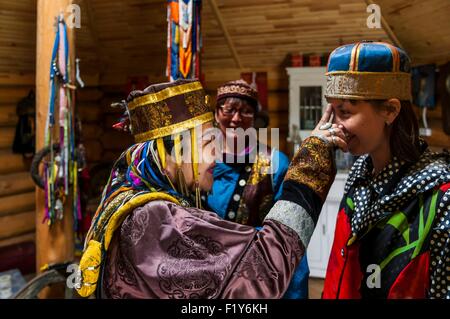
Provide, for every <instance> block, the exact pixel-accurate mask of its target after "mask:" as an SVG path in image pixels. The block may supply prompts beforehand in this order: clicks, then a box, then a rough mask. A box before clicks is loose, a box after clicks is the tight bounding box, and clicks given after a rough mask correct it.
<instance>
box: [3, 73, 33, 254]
mask: <svg viewBox="0 0 450 319" xmlns="http://www.w3.org/2000/svg"><path fill="white" fill-rule="evenodd" d="M33 88H34V74H29V75H17V74H16V75H14V74H2V75H0V247H4V246H8V245H11V244H16V243H21V242H25V241H30V240H31V241H34V230H35V193H34V183H33V181H32V180H31V177H30V173H29V165H30V160H26V159H24V158H23V156H22V155H21V154H14V153H13V152H12V144H13V139H14V134H15V126H16V123H17V120H18V118H17V115H16V105H17V102H18V101H19V100H20V99H22V98H24V97H26V96H27V95H28V92H29V91H30V90H31V89H33Z"/></svg>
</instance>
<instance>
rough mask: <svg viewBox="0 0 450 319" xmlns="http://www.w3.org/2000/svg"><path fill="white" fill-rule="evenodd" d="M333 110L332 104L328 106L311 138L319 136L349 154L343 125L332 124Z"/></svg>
mask: <svg viewBox="0 0 450 319" xmlns="http://www.w3.org/2000/svg"><path fill="white" fill-rule="evenodd" d="M332 114H333V108H332V107H331V104H328V105H327V108H326V109H325V112H324V113H323V115H322V118H321V119H320V121H319V123H318V124H317V126H316V127H315V128H314V130H313V131H312V132H311V136H317V137H320V138H322V139H326V140H327V141H328V142H330V143H331V144H332V145H334V146H336V147H339V148H340V149H341V150H342V151H344V152H348V146H347V142H346V138H345V133H344V131H343V129H344V127H343V126H342V125H337V124H332V123H331V121H332Z"/></svg>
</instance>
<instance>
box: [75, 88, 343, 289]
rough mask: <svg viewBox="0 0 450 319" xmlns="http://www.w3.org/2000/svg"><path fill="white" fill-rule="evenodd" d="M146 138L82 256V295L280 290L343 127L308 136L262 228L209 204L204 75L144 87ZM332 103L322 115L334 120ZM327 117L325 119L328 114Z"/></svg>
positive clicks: (133, 116)
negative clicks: (205, 206)
mask: <svg viewBox="0 0 450 319" xmlns="http://www.w3.org/2000/svg"><path fill="white" fill-rule="evenodd" d="M127 109H128V112H129V118H130V122H131V123H130V124H131V131H132V133H133V134H134V136H135V139H136V144H134V145H132V146H131V147H130V148H129V149H128V150H126V151H125V152H124V153H123V154H122V155H121V156H120V157H119V159H118V160H117V161H116V163H115V165H114V167H113V169H112V172H111V176H110V179H109V181H108V183H107V185H106V187H105V189H104V192H103V198H102V201H101V203H100V205H99V208H98V211H97V213H96V216H95V217H94V219H93V223H92V226H91V229H90V232H89V234H88V238H87V240H86V249H85V252H84V254H83V256H82V259H81V262H80V270H81V279H82V280H81V283H80V285H79V287H78V288H77V290H78V292H79V294H80V295H82V296H85V297H87V296H90V295H92V294H93V293H94V292H96V295H97V296H98V297H102V298H280V297H282V296H283V294H284V293H285V291H286V289H287V287H288V284H289V282H290V280H291V277H292V275H293V273H294V271H295V269H296V267H297V266H298V264H299V262H300V260H301V258H302V256H303V254H304V251H305V247H306V246H307V244H308V242H309V239H310V237H311V235H312V231H313V229H314V225H315V223H316V221H317V218H318V214H319V212H320V209H321V206H322V203H323V201H324V199H325V197H326V195H327V192H328V190H329V187H330V185H331V183H332V181H333V179H334V174H335V169H334V166H333V161H332V149H333V143H336V144H337V145H339V146H340V147H342V148H345V142H344V140H343V138H344V135H343V133H342V130H341V129H340V128H339V127H337V125H333V127H334V128H335V131H334V136H331V134H330V133H327V132H325V133H323V134H322V136H321V137H320V138H319V137H310V138H309V139H306V140H305V142H304V144H303V147H302V148H301V150H300V151H299V152H298V153H297V155H296V156H295V158H294V161H293V163H292V164H291V167H290V169H289V170H288V172H287V174H286V178H285V184H284V185H285V186H284V190H283V194H282V195H281V197H280V200H279V201H278V202H277V203H276V204H275V206H274V207H273V208H272V210H271V211H270V212H269V214H268V215H267V216H266V218H265V221H264V223H263V227H262V229H261V230H260V231H259V232H257V231H256V230H255V229H254V228H253V227H250V226H245V225H240V224H237V223H234V222H231V221H226V220H223V219H221V218H220V217H218V216H217V215H216V214H215V213H210V212H207V211H204V210H201V209H200V208H199V207H200V200H199V197H200V196H199V195H200V190H209V189H210V188H211V185H212V182H213V178H212V171H213V166H214V160H215V156H214V147H209V146H210V145H211V144H212V143H213V142H212V141H213V139H214V138H213V136H214V133H213V132H214V129H213V127H212V120H213V114H212V112H211V111H209V109H208V107H207V106H206V105H205V102H204V92H203V89H202V86H201V84H200V83H199V82H197V81H186V80H183V81H176V82H172V83H163V84H158V85H152V86H150V87H148V88H147V89H145V90H144V91H135V92H132V93H131V94H130V96H129V97H128V100H127ZM330 112H331V109H328V110H327V112H326V114H325V115H324V117H323V119H322V122H324V121H325V120H326V119H328V117H329V115H330ZM321 124H323V123H321Z"/></svg>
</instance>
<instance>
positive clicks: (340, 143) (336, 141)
mask: <svg viewBox="0 0 450 319" xmlns="http://www.w3.org/2000/svg"><path fill="white" fill-rule="evenodd" d="M331 143H334V145H335V146H337V147H339V148H340V149H341V150H342V151H343V152H348V146H347V142H346V141H345V140H344V139H342V138H340V137H338V136H335V137H334V139H332V138H331Z"/></svg>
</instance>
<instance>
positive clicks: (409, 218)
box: [322, 150, 450, 299]
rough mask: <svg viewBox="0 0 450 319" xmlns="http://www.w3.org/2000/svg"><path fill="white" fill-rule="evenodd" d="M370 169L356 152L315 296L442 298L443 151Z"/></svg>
mask: <svg viewBox="0 0 450 319" xmlns="http://www.w3.org/2000/svg"><path fill="white" fill-rule="evenodd" d="M371 171H372V163H371V160H370V157H368V156H362V157H360V158H359V159H358V160H357V162H356V163H355V164H354V166H353V168H352V170H351V172H350V175H349V179H348V181H347V184H346V189H345V194H344V198H343V200H342V202H341V206H340V209H339V213H338V216H337V222H336V230H335V237H334V243H333V246H332V250H331V255H330V259H329V263H328V268H327V274H326V279H325V285H324V291H323V295H322V297H323V298H327V299H328V298H332V299H334V298H339V299H341V298H342V299H348V298H351V299H354V298H447V299H449V298H450V289H449V285H450V282H449V278H450V277H449V276H450V273H449V270H448V269H449V266H450V253H449V249H450V236H449V233H450V225H449V223H450V222H449V220H450V168H449V156H448V154H437V153H431V152H429V151H428V150H425V151H424V152H423V154H422V156H421V158H420V160H419V161H418V162H417V163H415V164H414V165H407V164H405V163H404V162H401V161H398V160H397V159H396V158H394V159H393V160H392V162H391V163H390V164H389V165H388V166H387V167H386V168H385V169H384V170H383V171H382V172H381V173H380V174H378V175H377V176H376V177H375V178H372V177H371V174H370V172H371Z"/></svg>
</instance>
